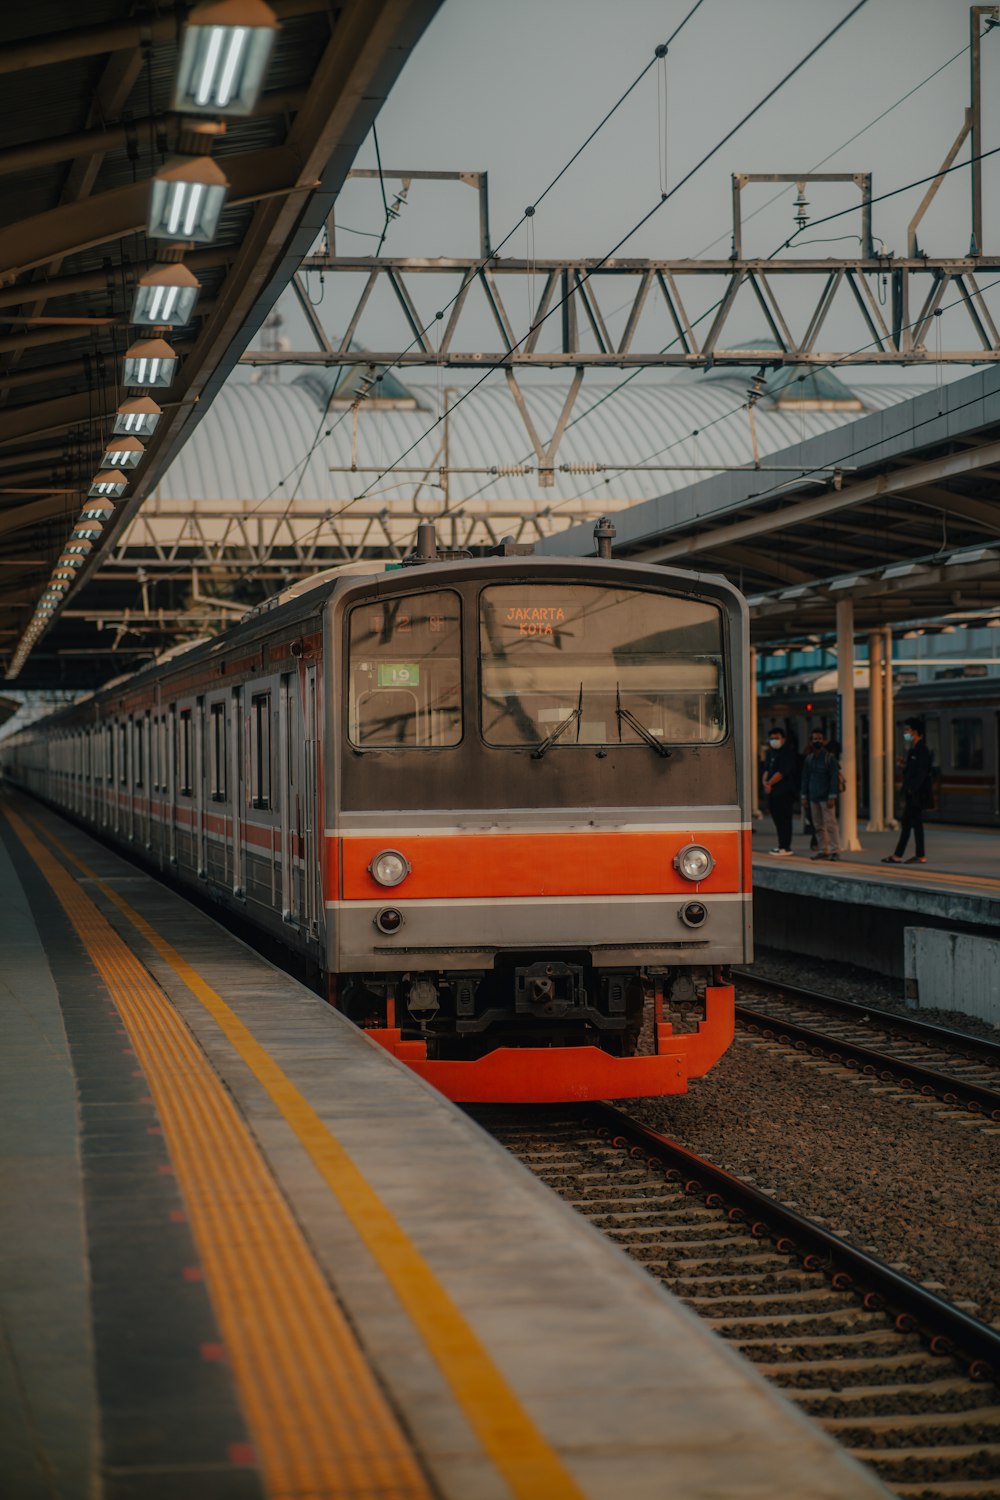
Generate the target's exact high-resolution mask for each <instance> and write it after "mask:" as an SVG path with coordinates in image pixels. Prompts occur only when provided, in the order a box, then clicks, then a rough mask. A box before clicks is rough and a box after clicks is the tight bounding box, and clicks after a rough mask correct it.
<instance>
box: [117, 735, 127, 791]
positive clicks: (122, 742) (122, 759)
mask: <svg viewBox="0 0 1000 1500" xmlns="http://www.w3.org/2000/svg"><path fill="white" fill-rule="evenodd" d="M118 780H119V782H120V783H121V785H122V786H126V785H127V783H128V725H127V724H124V723H123V724H119V726H118Z"/></svg>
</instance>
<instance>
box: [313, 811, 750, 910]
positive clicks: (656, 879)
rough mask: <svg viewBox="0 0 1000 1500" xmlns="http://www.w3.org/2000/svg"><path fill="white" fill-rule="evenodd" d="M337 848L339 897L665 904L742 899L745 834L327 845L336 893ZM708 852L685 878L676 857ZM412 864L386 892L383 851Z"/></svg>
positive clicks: (453, 836)
mask: <svg viewBox="0 0 1000 1500" xmlns="http://www.w3.org/2000/svg"><path fill="white" fill-rule="evenodd" d="M338 842H339V843H340V844H342V846H343V861H342V864H343V885H342V890H341V895H342V898H343V899H344V900H346V901H371V900H375V899H383V900H387V899H389V898H390V896H391V898H392V899H393V900H394V901H395V900H400V901H405V900H406V899H407V898H410V899H412V900H447V899H450V898H462V897H465V898H466V899H473V900H475V899H484V898H486V899H488V898H491V897H501V896H659V895H684V894H687V895H693V894H694V893H695V892H696V891H701V892H704V893H705V894H708V895H710V894H711V893H712V892H724V891H739V890H740V889H741V888H742V887H741V884H740V876H741V864H742V859H741V853H742V850H741V844H742V840H741V837H740V834H739V833H738V832H735V831H725V832H723V831H720V830H712V829H709V830H708V831H705V830H701V831H699V830H697V829H693V830H692V831H691V832H690V833H677V832H671V833H653V832H644V833H613V832H580V833H449V834H426V835H421V834H409V833H406V834H400V836H399V837H398V838H396V839H392V840H390V839H386V838H370V837H358V838H345V839H342V840H339V841H338V840H337V839H335V838H328V839H327V840H326V849H327V854H326V857H327V889H328V890H331V891H333V890H336V889H337V886H338V883H339V882H338V873H339V872H338ZM691 843H696V844H703V845H704V846H705V848H706V849H708V850H709V851H710V852H711V854H712V856H713V858H714V859H715V868H714V869H713V870H712V873H711V874H710V875H709V876H708V877H707V878H706V879H705V880H703V881H701V882H700V883H693V882H692V881H690V880H685V879H684V877H683V876H682V875H678V873H677V871H676V870H675V869H674V866H673V861H674V856H675V855H676V854H677V853H678V852H679V851H680V850H681V849H683V848H684V846H685V845H686V844H691ZM388 848H393V849H398V850H399V852H400V853H401V854H403V855H405V857H406V858H407V859H408V860H409V862H410V865H411V867H412V868H411V871H410V874H409V875H408V876H407V877H406V879H405V880H404V881H403V882H402V884H401V885H398V886H392V887H386V886H384V885H379V884H378V882H377V881H376V880H374V879H373V878H372V876H371V875H370V874H369V873H368V866H369V864H370V863H371V861H372V859H373V858H374V857H375V855H376V854H379V853H381V851H382V850H383V849H388Z"/></svg>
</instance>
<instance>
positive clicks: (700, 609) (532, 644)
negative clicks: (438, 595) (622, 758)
mask: <svg viewBox="0 0 1000 1500" xmlns="http://www.w3.org/2000/svg"><path fill="white" fill-rule="evenodd" d="M479 637H480V653H481V658H482V714H483V735H484V738H485V739H486V741H487V742H488V743H489V744H491V745H538V744H542V743H543V742H546V741H547V742H549V743H552V742H555V741H556V740H558V743H559V744H563V745H571V744H578V745H610V744H640V743H642V742H643V740H648V738H649V737H650V736H652V737H655V738H656V739H657V740H659V741H662V742H663V743H664V744H717V743H718V742H719V741H720V740H722V739H724V738H725V734H726V713H725V690H724V686H723V684H724V676H723V648H722V616H721V613H720V611H719V610H718V609H717V608H716V607H715V605H712V604H708V603H706V602H704V601H703V600H700V599H682V598H675V597H672V596H671V595H669V594H660V593H652V592H645V591H641V590H638V589H623V588H599V587H598V588H595V587H589V586H587V585H584V584H561V583H552V584H518V585H510V586H508V585H504V586H498V587H495V588H487V589H484V590H483V593H482V597H481V608H480V629H479ZM623 710H624V712H623ZM630 721H631V722H630ZM636 721H637V722H638V726H639V727H638V728H637V727H635V726H636ZM641 730H645V731H646V733H645V734H643V733H642V732H641Z"/></svg>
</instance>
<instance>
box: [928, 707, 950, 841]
mask: <svg viewBox="0 0 1000 1500" xmlns="http://www.w3.org/2000/svg"><path fill="white" fill-rule="evenodd" d="M924 739H925V741H926V743H927V748H928V750H929V751H930V753H931V761H932V762H933V764H934V765H935V766H936V767H937V769H938V772H939V773H940V770H941V766H942V760H941V755H942V749H941V716H940V714H928V715H927V716H926V717H925V719H924ZM936 791H937V795H938V797H939V799H940V801H939V803H938V807H937V815H938V817H940V816H941V814H942V813H943V812H944V811H945V810H946V809H945V808H944V807H943V806H942V804H943V803H944V802H945V800H946V799H945V793H944V778H943V777H942V776H941V775H940V774H939V775H938V778H937V784H936ZM931 818H932V821H933V814H931Z"/></svg>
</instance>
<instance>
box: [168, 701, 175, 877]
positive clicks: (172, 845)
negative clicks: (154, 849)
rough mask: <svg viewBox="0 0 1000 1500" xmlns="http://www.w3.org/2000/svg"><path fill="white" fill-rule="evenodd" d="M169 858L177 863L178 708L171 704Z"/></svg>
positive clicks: (169, 726) (169, 733)
mask: <svg viewBox="0 0 1000 1500" xmlns="http://www.w3.org/2000/svg"><path fill="white" fill-rule="evenodd" d="M167 726H168V727H167V800H166V809H167V858H168V859H169V860H170V863H171V864H172V865H175V864H176V863H177V708H176V706H175V705H174V704H171V705H170V714H169V716H168V720H167Z"/></svg>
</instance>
